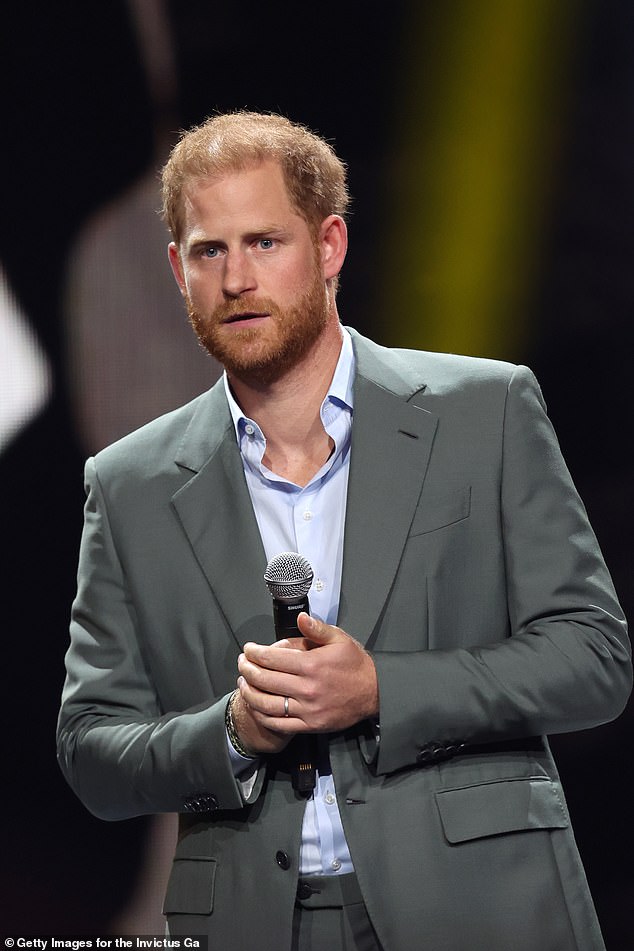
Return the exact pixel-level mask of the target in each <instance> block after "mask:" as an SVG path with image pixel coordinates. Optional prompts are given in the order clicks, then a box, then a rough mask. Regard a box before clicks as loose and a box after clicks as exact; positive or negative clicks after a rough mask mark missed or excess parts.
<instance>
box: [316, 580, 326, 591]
mask: <svg viewBox="0 0 634 951" xmlns="http://www.w3.org/2000/svg"><path fill="white" fill-rule="evenodd" d="M323 590H324V582H323V581H322V580H321V578H318V579H317V581H316V582H315V591H323Z"/></svg>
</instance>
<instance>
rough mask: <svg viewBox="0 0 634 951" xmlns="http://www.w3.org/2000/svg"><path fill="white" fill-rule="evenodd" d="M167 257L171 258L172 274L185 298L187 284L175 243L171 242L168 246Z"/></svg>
mask: <svg viewBox="0 0 634 951" xmlns="http://www.w3.org/2000/svg"><path fill="white" fill-rule="evenodd" d="M167 256H168V258H169V262H170V267H171V268H172V274H173V275H174V278H175V280H176V283H177V284H178V288H179V290H180V292H181V294H182V295H183V297H184V296H185V295H186V293H187V284H186V283H185V275H184V274H183V265H182V262H181V256H180V253H179V250H178V247H177V245H176V243H175V242H174V241H170V243H169V244H168V246H167Z"/></svg>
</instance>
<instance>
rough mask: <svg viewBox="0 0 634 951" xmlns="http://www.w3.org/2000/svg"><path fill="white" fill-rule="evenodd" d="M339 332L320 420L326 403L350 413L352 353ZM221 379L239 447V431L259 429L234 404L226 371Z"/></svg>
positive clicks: (347, 336)
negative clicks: (339, 344) (337, 349)
mask: <svg viewBox="0 0 634 951" xmlns="http://www.w3.org/2000/svg"><path fill="white" fill-rule="evenodd" d="M341 331H342V336H343V342H342V344H341V351H340V353H339V359H338V360H337V366H336V367H335V372H334V374H333V377H332V380H331V383H330V386H329V387H328V392H327V394H326V397H325V399H324V401H323V403H322V404H321V415H322V418H323V415H324V408H325V407H326V404H327V403H328V402H336V403H338V404H339V405H340V406H346V407H347V408H348V409H349V410H350V411H352V399H353V396H352V394H353V385H354V371H355V359H354V351H353V349H352V337H351V336H350V334H349V333H348V331H347V330H346V329H345V327H342V328H341ZM222 379H223V383H224V388H225V394H226V396H227V402H228V404H229V410H230V412H231V419H232V420H233V428H234V430H235V434H236V439H237V441H238V445H240V436H241V429H243V428H244V426H245V425H247V424H249V425H251V426H254V427H255V428H256V429H257V430H258V431H260V427H259V426H258V424H257V423H256V422H255V421H254V420H252V419H249V417H248V416H245V415H244V413H243V412H242V410H241V409H240V406H239V405H238V403H237V402H236V398H235V396H234V395H233V393H232V392H231V387H230V386H229V380H228V378H227V371H226V370H225V371H224V372H223V374H222Z"/></svg>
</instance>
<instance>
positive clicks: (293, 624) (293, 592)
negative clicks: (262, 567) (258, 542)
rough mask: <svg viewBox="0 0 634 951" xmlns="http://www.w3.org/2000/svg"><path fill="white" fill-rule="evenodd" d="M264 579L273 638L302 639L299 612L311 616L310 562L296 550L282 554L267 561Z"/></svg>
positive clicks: (311, 572) (311, 571) (311, 581)
mask: <svg viewBox="0 0 634 951" xmlns="http://www.w3.org/2000/svg"><path fill="white" fill-rule="evenodd" d="M264 580H265V581H266V586H267V588H268V589H269V593H270V595H271V597H272V598H273V621H274V623H275V637H276V639H277V640H278V641H279V640H281V639H282V638H284V637H301V636H302V635H301V632H300V630H299V628H298V627H297V615H298V614H299V613H300V611H306V613H307V614H309V613H310V606H309V603H308V592H309V590H310V586H311V584H312V583H313V569H312V568H311V566H310V564H309V562H308V561H307V560H306V559H305V558H304V556H303V555H299V554H298V553H297V552H296V551H283V552H282V553H281V554H279V555H276V556H275V557H274V558H271V560H270V561H269V563H268V565H267V566H266V571H265V572H264Z"/></svg>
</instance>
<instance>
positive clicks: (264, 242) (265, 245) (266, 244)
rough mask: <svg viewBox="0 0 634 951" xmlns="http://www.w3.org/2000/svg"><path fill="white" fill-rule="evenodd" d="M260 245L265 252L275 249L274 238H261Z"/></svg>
mask: <svg viewBox="0 0 634 951" xmlns="http://www.w3.org/2000/svg"><path fill="white" fill-rule="evenodd" d="M258 244H259V245H260V247H261V248H262V250H263V251H268V250H270V248H272V247H273V238H260V240H259V242H258Z"/></svg>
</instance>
